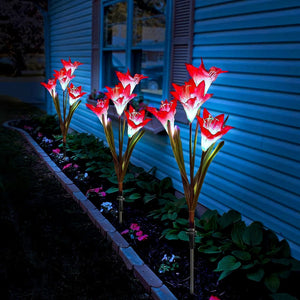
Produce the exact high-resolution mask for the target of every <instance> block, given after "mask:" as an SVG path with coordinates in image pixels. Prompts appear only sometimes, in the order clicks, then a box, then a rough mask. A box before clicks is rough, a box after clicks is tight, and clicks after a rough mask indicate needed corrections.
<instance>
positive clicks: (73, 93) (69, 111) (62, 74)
mask: <svg viewBox="0 0 300 300" xmlns="http://www.w3.org/2000/svg"><path fill="white" fill-rule="evenodd" d="M61 62H62V64H63V68H62V69H60V70H59V71H56V70H54V78H51V79H49V80H48V82H47V83H44V82H41V84H42V85H43V86H44V87H45V88H46V89H47V90H48V92H49V93H50V95H51V97H52V99H53V103H54V107H55V110H56V113H57V116H58V119H59V125H60V130H61V134H62V141H63V149H64V156H65V155H66V144H67V134H68V130H69V126H70V123H71V120H72V117H73V114H74V112H75V110H76V109H77V108H78V106H79V104H80V102H81V100H79V99H80V98H81V97H82V96H83V95H84V94H86V93H85V92H82V91H81V89H82V88H81V86H78V87H75V86H74V85H73V84H72V83H71V84H70V81H71V80H72V79H73V78H74V77H75V76H74V75H73V73H74V71H75V70H76V69H77V67H78V66H79V65H82V63H80V62H78V61H75V62H74V63H72V62H71V59H69V61H65V60H63V59H62V60H61ZM57 81H59V83H60V86H61V88H62V91H63V99H62V109H61V104H60V101H59V98H58V94H57V92H56V84H57Z"/></svg>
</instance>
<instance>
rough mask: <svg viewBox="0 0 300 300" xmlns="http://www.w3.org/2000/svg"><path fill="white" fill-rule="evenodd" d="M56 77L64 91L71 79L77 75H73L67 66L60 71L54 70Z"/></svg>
mask: <svg viewBox="0 0 300 300" xmlns="http://www.w3.org/2000/svg"><path fill="white" fill-rule="evenodd" d="M54 77H55V78H56V79H58V81H59V82H60V85H61V88H62V89H63V91H64V90H65V89H66V88H67V86H68V84H69V82H70V80H71V79H73V78H74V77H75V76H72V74H71V69H69V70H68V71H67V70H66V69H65V68H62V69H60V70H59V71H56V70H54Z"/></svg>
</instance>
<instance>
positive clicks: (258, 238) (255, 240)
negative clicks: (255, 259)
mask: <svg viewBox="0 0 300 300" xmlns="http://www.w3.org/2000/svg"><path fill="white" fill-rule="evenodd" d="M262 239H263V231H262V225H261V223H259V222H253V223H252V224H250V225H249V226H248V227H246V229H245V231H244V234H243V241H244V242H245V244H247V245H249V246H258V245H260V244H261V242H262Z"/></svg>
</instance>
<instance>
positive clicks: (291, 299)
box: [271, 293, 297, 300]
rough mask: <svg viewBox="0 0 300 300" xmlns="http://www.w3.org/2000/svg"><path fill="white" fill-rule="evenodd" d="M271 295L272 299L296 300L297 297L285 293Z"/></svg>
mask: <svg viewBox="0 0 300 300" xmlns="http://www.w3.org/2000/svg"><path fill="white" fill-rule="evenodd" d="M271 297H272V299H273V300H297V298H295V297H294V296H292V295H290V294H287V293H277V294H272V295H271Z"/></svg>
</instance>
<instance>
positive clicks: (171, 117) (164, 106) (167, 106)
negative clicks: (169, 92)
mask: <svg viewBox="0 0 300 300" xmlns="http://www.w3.org/2000/svg"><path fill="white" fill-rule="evenodd" d="M176 106H177V100H176V99H174V100H171V101H170V103H168V101H167V100H165V101H161V105H160V108H159V111H158V110H157V109H156V108H154V107H148V108H147V110H148V111H149V112H151V113H152V114H153V115H154V116H155V117H156V118H157V119H158V120H159V121H160V122H161V124H162V125H163V126H164V128H165V130H166V131H167V133H168V134H169V131H168V121H169V122H170V130H171V135H172V136H173V133H174V122H175V113H176Z"/></svg>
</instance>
